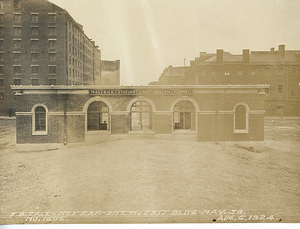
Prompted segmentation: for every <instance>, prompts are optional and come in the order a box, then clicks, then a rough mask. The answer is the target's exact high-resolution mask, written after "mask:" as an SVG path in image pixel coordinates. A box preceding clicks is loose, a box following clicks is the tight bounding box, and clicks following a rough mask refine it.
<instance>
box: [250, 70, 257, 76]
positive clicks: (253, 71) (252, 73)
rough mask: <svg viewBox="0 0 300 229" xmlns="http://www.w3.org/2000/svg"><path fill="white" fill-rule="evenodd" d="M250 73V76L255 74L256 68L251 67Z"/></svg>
mask: <svg viewBox="0 0 300 229" xmlns="http://www.w3.org/2000/svg"><path fill="white" fill-rule="evenodd" d="M250 74H251V75H252V76H254V75H255V74H256V69H255V68H251V70H250Z"/></svg>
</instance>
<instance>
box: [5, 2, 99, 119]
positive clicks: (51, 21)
mask: <svg viewBox="0 0 300 229" xmlns="http://www.w3.org/2000/svg"><path fill="white" fill-rule="evenodd" d="M100 61H101V51H100V50H99V47H98V46H96V44H95V42H94V41H92V40H91V39H90V38H88V37H87V35H86V34H85V33H84V30H83V26H82V25H80V24H79V23H77V22H76V21H75V20H74V19H73V18H72V16H71V15H70V14H69V13H68V12H67V11H66V10H65V9H62V8H60V7H59V6H57V5H55V4H53V3H51V2H49V1H47V0H1V1H0V107H1V110H0V115H7V113H8V111H9V110H11V109H13V110H14V109H15V104H14V100H13V94H12V91H11V89H10V86H11V85H33V86H36V85H93V84H99V83H100V82H101V79H100V76H101V72H100V71H101V70H100Z"/></svg>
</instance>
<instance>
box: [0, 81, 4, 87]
mask: <svg viewBox="0 0 300 229" xmlns="http://www.w3.org/2000/svg"><path fill="white" fill-rule="evenodd" d="M0 87H4V79H0Z"/></svg>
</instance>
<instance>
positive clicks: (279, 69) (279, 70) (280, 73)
mask: <svg viewBox="0 0 300 229" xmlns="http://www.w3.org/2000/svg"><path fill="white" fill-rule="evenodd" d="M277 74H278V75H282V74H283V67H278V71H277Z"/></svg>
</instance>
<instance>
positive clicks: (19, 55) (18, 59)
mask: <svg viewBox="0 0 300 229" xmlns="http://www.w3.org/2000/svg"><path fill="white" fill-rule="evenodd" d="M14 60H15V61H20V60H21V53H14Z"/></svg>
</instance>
